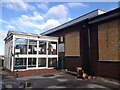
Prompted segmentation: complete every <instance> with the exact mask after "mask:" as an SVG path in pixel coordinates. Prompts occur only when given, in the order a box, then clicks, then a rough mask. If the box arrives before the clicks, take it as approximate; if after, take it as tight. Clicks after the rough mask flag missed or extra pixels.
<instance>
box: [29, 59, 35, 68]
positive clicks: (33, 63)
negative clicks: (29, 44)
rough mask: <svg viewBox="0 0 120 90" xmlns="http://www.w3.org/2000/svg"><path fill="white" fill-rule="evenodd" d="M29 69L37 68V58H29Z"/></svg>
mask: <svg viewBox="0 0 120 90" xmlns="http://www.w3.org/2000/svg"><path fill="white" fill-rule="evenodd" d="M28 67H36V58H28Z"/></svg>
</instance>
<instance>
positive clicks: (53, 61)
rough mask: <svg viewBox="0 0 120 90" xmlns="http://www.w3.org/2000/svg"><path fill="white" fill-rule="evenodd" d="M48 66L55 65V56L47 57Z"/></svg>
mask: <svg viewBox="0 0 120 90" xmlns="http://www.w3.org/2000/svg"><path fill="white" fill-rule="evenodd" d="M48 67H54V68H56V67H57V58H48Z"/></svg>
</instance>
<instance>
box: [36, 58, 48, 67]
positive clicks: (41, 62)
mask: <svg viewBox="0 0 120 90" xmlns="http://www.w3.org/2000/svg"><path fill="white" fill-rule="evenodd" d="M38 67H46V58H38Z"/></svg>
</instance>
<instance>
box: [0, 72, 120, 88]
mask: <svg viewBox="0 0 120 90" xmlns="http://www.w3.org/2000/svg"><path fill="white" fill-rule="evenodd" d="M4 88H29V89H33V88H45V89H56V88H57V89H58V88H59V89H63V88H65V89H66V88H73V89H74V88H76V89H79V88H96V89H105V90H113V89H119V88H120V83H119V82H118V81H117V80H114V79H107V78H103V77H96V78H92V79H90V80H82V79H77V78H76V76H74V75H70V74H67V73H65V72H59V73H54V74H45V75H39V76H27V77H18V78H15V77H14V76H10V75H9V74H8V73H7V72H6V71H1V72H0V90H1V89H4Z"/></svg>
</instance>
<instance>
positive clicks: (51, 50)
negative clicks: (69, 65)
mask: <svg viewBox="0 0 120 90" xmlns="http://www.w3.org/2000/svg"><path fill="white" fill-rule="evenodd" d="M47 50H48V68H57V59H58V58H57V57H58V53H57V42H55V41H48V49H47Z"/></svg>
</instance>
